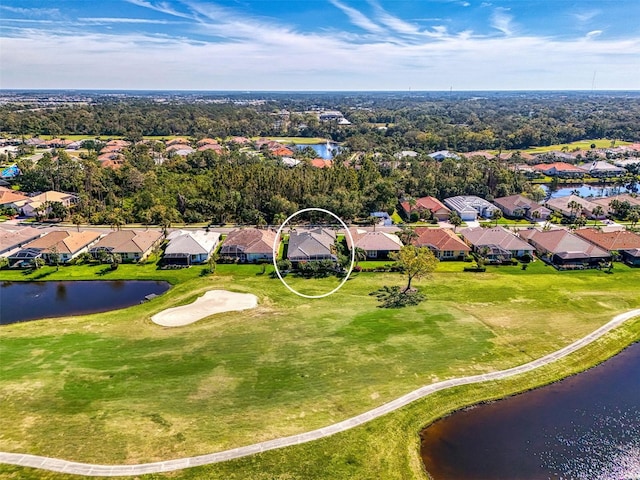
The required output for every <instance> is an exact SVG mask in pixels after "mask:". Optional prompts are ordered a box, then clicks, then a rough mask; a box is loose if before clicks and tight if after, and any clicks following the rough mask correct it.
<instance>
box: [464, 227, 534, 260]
mask: <svg viewBox="0 0 640 480" xmlns="http://www.w3.org/2000/svg"><path fill="white" fill-rule="evenodd" d="M460 236H462V238H463V239H464V241H465V242H467V244H468V245H470V246H471V247H472V249H473V251H474V252H476V253H480V254H482V255H483V256H485V257H486V258H487V259H488V260H491V261H504V260H509V259H511V258H513V257H516V258H518V257H522V256H524V255H530V256H533V252H534V248H533V247H532V246H531V245H529V244H528V243H527V242H525V241H524V240H522V239H521V238H518V237H517V236H515V235H514V234H513V233H511V232H510V231H509V230H507V229H506V228H504V227H492V228H484V227H469V228H463V229H462V230H460Z"/></svg>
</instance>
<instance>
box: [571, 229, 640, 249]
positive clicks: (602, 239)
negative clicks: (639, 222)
mask: <svg viewBox="0 0 640 480" xmlns="http://www.w3.org/2000/svg"><path fill="white" fill-rule="evenodd" d="M575 234H576V235H578V236H580V237H582V238H584V239H585V240H587V241H589V242H591V243H593V244H594V245H597V246H598V247H600V248H603V249H605V250H608V251H611V250H633V249H636V248H640V235H638V234H637V233H633V232H630V231H628V230H618V231H616V232H602V231H600V230H596V229H594V228H581V229H579V230H576V232H575Z"/></svg>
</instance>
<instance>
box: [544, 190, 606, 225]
mask: <svg viewBox="0 0 640 480" xmlns="http://www.w3.org/2000/svg"><path fill="white" fill-rule="evenodd" d="M547 208H550V209H551V210H553V211H554V212H558V213H560V214H562V215H563V216H565V217H569V218H573V217H575V216H579V215H584V216H585V217H587V218H592V219H596V218H597V219H602V218H606V217H607V212H608V207H604V206H602V205H599V204H597V203H595V202H592V201H590V200H586V199H584V198H582V197H579V196H577V195H569V196H567V197H558V198H552V199H551V200H547ZM597 208H600V209H602V213H599V214H594V213H593V212H594V211H597V210H596V209H597Z"/></svg>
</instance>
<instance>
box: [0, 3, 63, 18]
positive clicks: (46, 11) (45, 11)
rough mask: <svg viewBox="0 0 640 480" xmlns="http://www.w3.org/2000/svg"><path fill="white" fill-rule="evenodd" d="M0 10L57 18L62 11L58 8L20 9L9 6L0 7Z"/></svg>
mask: <svg viewBox="0 0 640 480" xmlns="http://www.w3.org/2000/svg"><path fill="white" fill-rule="evenodd" d="M0 9H2V10H5V11H7V12H11V13H17V14H19V15H27V16H32V15H35V16H38V17H43V16H57V15H60V10H59V9H57V8H20V7H9V6H7V5H0Z"/></svg>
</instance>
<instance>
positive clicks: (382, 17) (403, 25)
mask: <svg viewBox="0 0 640 480" xmlns="http://www.w3.org/2000/svg"><path fill="white" fill-rule="evenodd" d="M369 4H370V5H371V6H373V8H374V10H375V13H376V19H377V20H378V21H379V22H380V23H382V24H383V25H385V26H386V27H388V28H390V29H391V30H393V31H394V32H397V33H401V34H405V35H417V34H419V33H420V29H419V28H418V27H417V26H416V25H412V24H410V23H408V22H405V21H404V20H402V19H401V18H398V17H396V16H393V15H391V14H390V13H389V12H387V11H386V10H385V9H384V8H382V6H380V4H379V3H378V2H377V1H375V0H369Z"/></svg>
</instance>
